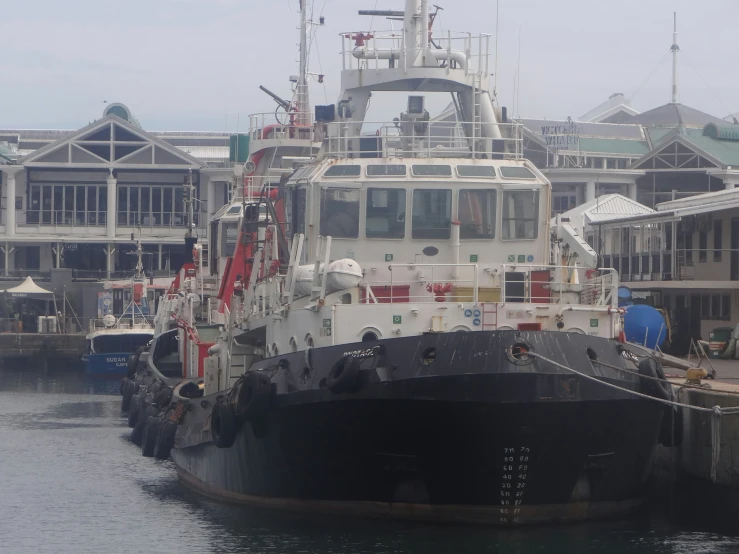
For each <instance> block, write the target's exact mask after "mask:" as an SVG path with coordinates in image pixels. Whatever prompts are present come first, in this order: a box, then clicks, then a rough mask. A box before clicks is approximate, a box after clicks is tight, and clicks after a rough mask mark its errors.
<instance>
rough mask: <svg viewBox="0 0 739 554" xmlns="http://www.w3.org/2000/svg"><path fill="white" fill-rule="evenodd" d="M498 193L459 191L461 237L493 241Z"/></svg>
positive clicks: (490, 191) (492, 191) (493, 191)
mask: <svg viewBox="0 0 739 554" xmlns="http://www.w3.org/2000/svg"><path fill="white" fill-rule="evenodd" d="M496 201H497V191H495V190H460V191H459V223H460V228H459V237H460V238H462V239H492V238H494V237H495V208H496Z"/></svg>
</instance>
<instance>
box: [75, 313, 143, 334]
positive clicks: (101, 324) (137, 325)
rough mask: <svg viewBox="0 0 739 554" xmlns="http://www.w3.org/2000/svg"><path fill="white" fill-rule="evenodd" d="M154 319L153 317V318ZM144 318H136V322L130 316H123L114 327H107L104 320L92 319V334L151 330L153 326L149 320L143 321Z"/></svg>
mask: <svg viewBox="0 0 739 554" xmlns="http://www.w3.org/2000/svg"><path fill="white" fill-rule="evenodd" d="M152 318H153V316H152ZM143 319H144V318H143V317H142V316H137V317H136V320H137V321H136V322H132V321H131V317H130V316H122V317H120V318H118V319H117V321H116V323H115V324H114V325H112V326H110V325H106V324H105V320H104V319H102V318H90V333H92V332H93V331H100V330H103V329H151V328H152V325H151V323H149V321H148V320H143Z"/></svg>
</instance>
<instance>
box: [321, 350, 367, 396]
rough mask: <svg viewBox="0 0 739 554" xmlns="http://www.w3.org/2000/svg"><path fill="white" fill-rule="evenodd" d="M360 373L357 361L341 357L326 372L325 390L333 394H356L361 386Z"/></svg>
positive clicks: (353, 358) (350, 357)
mask: <svg viewBox="0 0 739 554" xmlns="http://www.w3.org/2000/svg"><path fill="white" fill-rule="evenodd" d="M361 373H362V370H361V369H360V367H359V360H357V359H356V358H355V357H354V356H342V357H341V359H340V360H339V361H337V362H336V363H335V364H334V365H333V367H332V368H331V371H329V372H328V376H327V377H326V388H328V390H330V391H331V392H333V393H335V394H341V393H343V392H352V393H354V392H358V391H359V389H360V388H361V386H362V382H361V380H360V377H361Z"/></svg>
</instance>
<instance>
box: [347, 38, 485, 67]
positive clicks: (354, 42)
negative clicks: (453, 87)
mask: <svg viewBox="0 0 739 554" xmlns="http://www.w3.org/2000/svg"><path fill="white" fill-rule="evenodd" d="M340 36H341V58H342V69H345V70H347V69H349V70H353V69H379V68H380V67H387V65H388V63H389V61H390V59H392V60H393V63H394V67H397V68H400V69H404V70H405V69H407V68H408V67H409V66H410V65H412V63H411V62H409V61H408V60H409V58H414V57H415V54H416V52H418V50H419V49H418V47H417V46H416V45H415V44H412V45H411V44H406V42H405V39H404V33H403V30H402V29H399V30H390V31H372V32H371V33H363V32H361V31H351V32H345V33H341V34H340ZM490 37H491V35H488V34H484V33H483V34H472V33H465V32H459V31H436V32H431V34H430V37H429V45H428V48H429V50H428V51H429V53H430V57H431V58H432V60H431V61H432V62H435V64H436V65H437V66H438V67H444V68H449V69H455V68H458V69H463V70H465V71H466V72H467V73H470V72H478V71H479V72H482V74H483V75H484V76H487V75H489V74H490ZM429 63H430V61H429V60H427V64H426V65H427V66H428V65H429Z"/></svg>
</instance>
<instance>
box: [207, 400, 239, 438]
mask: <svg viewBox="0 0 739 554" xmlns="http://www.w3.org/2000/svg"><path fill="white" fill-rule="evenodd" d="M237 430H238V428H237V425H236V412H234V409H233V408H232V407H231V405H230V404H225V403H223V402H216V403H215V404H214V405H213V411H212V412H211V413H210V434H211V437H212V438H213V443H214V444H215V445H216V446H217V447H218V448H231V446H233V443H234V441H235V440H236V432H237Z"/></svg>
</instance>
